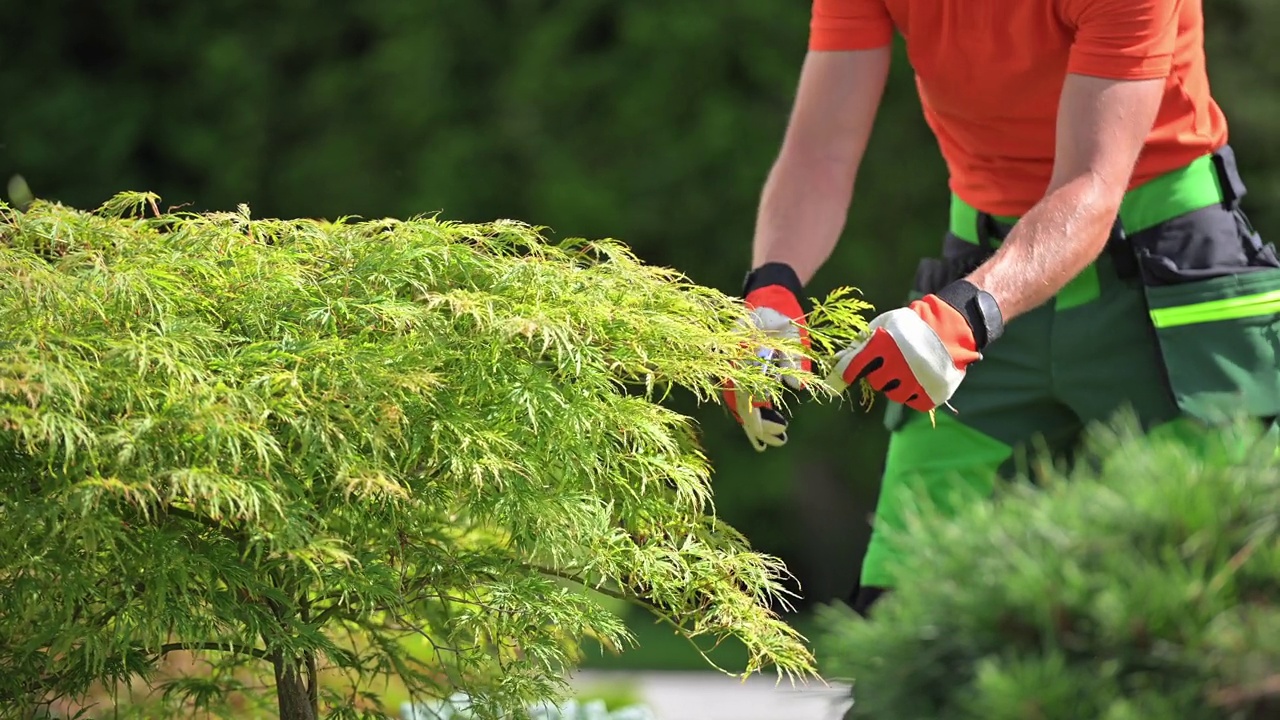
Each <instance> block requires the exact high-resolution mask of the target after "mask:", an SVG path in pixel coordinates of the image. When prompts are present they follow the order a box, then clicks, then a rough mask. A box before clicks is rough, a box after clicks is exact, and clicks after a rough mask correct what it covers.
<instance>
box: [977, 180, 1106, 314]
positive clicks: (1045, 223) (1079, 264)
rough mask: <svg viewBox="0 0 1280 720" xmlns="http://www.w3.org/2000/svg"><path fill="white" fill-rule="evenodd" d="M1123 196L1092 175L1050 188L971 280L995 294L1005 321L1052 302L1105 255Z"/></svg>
mask: <svg viewBox="0 0 1280 720" xmlns="http://www.w3.org/2000/svg"><path fill="white" fill-rule="evenodd" d="M1119 198H1120V193H1118V192H1114V191H1111V190H1109V189H1108V188H1106V187H1105V186H1104V185H1103V184H1102V183H1101V182H1100V181H1098V180H1097V179H1096V178H1094V177H1091V176H1084V177H1080V178H1077V179H1075V180H1072V181H1070V182H1068V183H1066V184H1064V185H1062V186H1061V187H1059V188H1057V189H1055V190H1053V191H1051V192H1050V193H1048V194H1047V195H1045V197H1044V199H1043V200H1041V201H1040V202H1039V203H1037V204H1036V206H1035V207H1033V208H1032V209H1031V210H1029V211H1028V212H1027V214H1026V215H1024V216H1023V217H1022V218H1021V219H1020V220H1019V222H1018V223H1017V225H1016V226H1014V229H1013V230H1012V231H1011V232H1010V233H1009V236H1008V237H1007V238H1006V239H1005V241H1004V242H1003V243H1002V244H1001V245H1000V248H999V249H998V250H996V253H995V254H994V255H993V256H992V257H991V259H990V260H988V261H987V262H986V263H984V264H983V265H982V266H980V267H979V268H978V269H977V270H975V271H974V272H973V273H972V274H970V275H969V277H968V280H969V282H972V283H973V284H974V285H976V286H978V287H979V288H980V289H982V290H986V291H987V292H989V293H991V295H992V296H993V297H994V298H995V299H996V303H997V304H998V305H999V306H1000V312H1001V315H1002V316H1003V317H1004V320H1005V322H1008V321H1009V320H1011V319H1013V318H1014V317H1017V316H1018V315H1022V314H1023V313H1026V312H1029V311H1031V310H1033V309H1035V308H1036V307H1039V306H1040V305H1042V304H1043V303H1045V302H1048V301H1049V300H1050V299H1051V298H1052V297H1053V296H1054V295H1055V294H1057V292H1058V291H1059V290H1061V289H1062V288H1063V287H1064V286H1065V285H1066V284H1067V283H1068V282H1070V281H1071V279H1072V278H1074V277H1075V276H1076V275H1078V274H1079V273H1080V272H1081V271H1082V270H1084V269H1085V268H1086V267H1087V266H1088V265H1089V263H1091V262H1093V261H1094V260H1095V259H1097V257H1098V255H1099V254H1101V253H1102V250H1103V248H1105V247H1106V244H1107V239H1108V238H1109V237H1110V234H1111V227H1112V224H1113V223H1114V221H1115V215H1116V212H1117V211H1118V210H1119Z"/></svg>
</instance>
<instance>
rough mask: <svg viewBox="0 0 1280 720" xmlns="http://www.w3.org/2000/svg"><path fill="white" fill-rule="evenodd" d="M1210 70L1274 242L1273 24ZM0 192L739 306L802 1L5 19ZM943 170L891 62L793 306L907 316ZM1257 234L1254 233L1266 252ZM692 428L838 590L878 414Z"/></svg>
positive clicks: (659, 0)
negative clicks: (674, 280)
mask: <svg viewBox="0 0 1280 720" xmlns="http://www.w3.org/2000/svg"><path fill="white" fill-rule="evenodd" d="M1205 6H1206V13H1207V16H1208V25H1209V31H1208V35H1209V57H1210V72H1211V75H1212V79H1213V82H1214V85H1215V88H1216V89H1217V92H1218V95H1219V99H1220V101H1221V103H1222V104H1223V106H1224V107H1225V109H1226V111H1227V114H1228V116H1229V119H1230V121H1231V122H1232V140H1233V142H1234V143H1235V145H1236V147H1237V150H1238V151H1239V156H1240V160H1241V165H1242V169H1243V171H1244V174H1245V177H1246V179H1247V181H1248V182H1249V183H1250V185H1251V190H1252V194H1251V195H1250V197H1249V198H1248V199H1247V200H1246V208H1247V209H1248V210H1249V212H1250V213H1251V214H1252V216H1253V219H1254V220H1255V221H1256V223H1257V224H1258V226H1259V227H1260V228H1261V230H1262V232H1263V234H1264V235H1266V236H1268V237H1270V236H1272V235H1274V234H1275V233H1276V232H1280V204H1278V203H1277V200H1280V143H1277V142H1275V141H1274V138H1275V133H1276V131H1277V126H1278V125H1280V121H1277V120H1276V118H1280V55H1277V54H1276V53H1275V52H1274V48H1275V47H1277V46H1278V45H1280V4H1277V3H1275V2H1273V0H1205ZM0 16H2V17H4V18H5V22H4V24H3V29H0V33H3V39H2V40H0V66H3V67H4V68H5V72H3V73H0V98H4V111H3V112H2V113H0V175H3V176H4V177H6V178H7V177H8V176H9V175H10V174H12V173H22V174H23V175H24V176H25V177H26V178H27V180H28V181H29V182H30V184H31V187H32V189H33V191H34V192H35V193H36V194H37V195H39V196H41V197H51V198H55V199H59V200H63V201H65V202H69V203H72V204H75V205H77V206H81V207H92V206H95V205H97V204H98V203H100V202H102V201H103V200H104V199H105V198H106V197H108V196H110V195H111V194H113V193H114V192H115V191H116V190H118V189H122V188H136V189H147V190H154V191H157V192H159V193H160V194H161V195H162V197H164V199H165V200H166V202H169V203H174V204H179V203H191V207H192V208H193V209H228V208H232V207H234V206H235V205H236V204H237V203H240V202H248V203H250V204H251V206H252V207H253V208H254V211H255V213H257V214H258V215H267V216H283V217H295V216H304V217H305V216H317V217H330V218H332V217H336V216H339V215H344V214H358V215H363V216H368V217H377V216H383V215H394V216H400V217H404V216H408V215H413V214H417V213H422V212H431V211H436V210H439V211H442V212H443V213H444V215H445V216H446V217H450V218H456V219H462V220H475V221H484V220H490V219H493V218H497V217H512V218H517V219H525V220H529V221H532V222H537V223H542V224H547V225H549V226H550V227H551V230H552V232H553V233H556V234H558V235H561V236H565V235H581V236H586V237H617V238H619V239H621V240H623V241H624V242H626V243H627V244H629V245H630V246H632V247H633V248H635V249H636V251H637V252H638V253H639V254H640V256H641V257H642V258H644V259H645V260H647V261H650V262H654V263H661V264H670V265H673V266H675V267H677V268H679V269H680V270H682V271H684V272H687V273H688V274H689V275H690V277H691V278H692V279H693V280H694V281H696V282H699V283H702V284H706V285H710V286H713V287H717V288H720V289H723V290H725V291H728V292H736V291H737V289H738V286H739V283H740V281H741V277H742V274H743V272H744V271H745V270H746V269H747V268H746V262H747V260H748V249H747V248H748V243H749V237H750V234H751V229H752V224H753V220H754V214H755V204H756V199H757V197H758V193H759V188H760V185H761V183H762V182H763V180H764V177H765V173H766V172H767V170H768V167H769V164H770V162H771V161H772V159H773V155H774V153H775V151H776V148H777V145H778V143H779V141H780V139H781V133H782V129H783V127H784V124H785V122H786V112H787V109H788V107H789V102H790V98H791V95H792V91H793V87H794V82H795V74H796V72H797V70H798V69H799V65H800V61H801V59H802V55H803V52H804V42H805V37H806V32H807V23H808V3H807V2H803V1H801V0H732V1H731V2H730V1H720V2H701V3H689V2H681V1H679V0H651V1H649V2H644V3H619V2H612V1H610V0H557V1H552V0H468V1H467V2H458V1H456V0H425V1H423V2H415V3H406V2H399V1H398V0H367V1H366V2H361V3H331V2H321V0H286V1H284V2H275V3H256V2H250V1H249V0H211V1H209V2H201V3H164V2H159V1H158V0H116V1H113V2H110V3H82V2H71V0H48V1H47V2H43V3H29V2H17V0H0ZM946 197H947V191H946V186H945V173H944V168H943V165H942V163H941V160H940V159H939V157H938V155H937V148H936V144H935V143H934V141H933V139H932V137H931V136H930V135H929V134H928V131H927V129H926V128H925V126H924V123H923V122H922V120H921V119H920V114H919V105H918V101H917V99H916V97H915V91H914V88H913V86H912V85H911V71H910V67H909V65H908V64H907V63H906V62H905V57H904V56H903V54H902V53H901V48H899V53H898V56H897V58H896V61H895V64H894V68H893V75H892V79H891V85H890V88H889V90H888V92H887V94H886V99H885V107H884V109H883V111H882V114H881V116H880V119H879V122H878V127H877V129H876V131H875V134H874V137H873V147H872V148H871V150H870V152H869V154H868V157H867V160H866V164H865V169H864V171H863V172H862V175H861V181H860V184H859V194H858V197H857V198H856V199H855V202H854V206H853V210H852V215H851V218H850V223H849V228H848V230H847V231H846V233H845V234H846V239H845V242H844V243H843V244H842V246H841V247H840V248H839V250H838V251H837V253H836V255H835V257H834V258H833V260H832V262H830V263H829V264H828V265H827V267H826V268H825V269H824V270H823V271H822V272H821V273H820V274H819V276H818V277H817V278H816V279H815V281H814V284H813V294H814V295H818V296H821V295H823V294H825V293H826V292H827V291H828V290H830V289H831V288H833V287H836V286H840V285H846V284H847V285H854V286H857V287H859V288H861V289H862V290H863V292H864V293H865V297H866V298H867V299H868V300H870V301H871V302H872V303H874V304H875V305H876V306H877V307H889V306H892V305H894V304H896V303H898V302H899V301H900V300H902V299H903V297H904V295H905V291H906V285H907V283H908V282H909V280H910V278H911V276H912V273H913V269H914V263H915V259H916V258H917V257H918V256H920V255H921V254H924V253H929V252H932V251H933V250H934V249H935V247H936V246H937V244H938V242H939V239H940V238H941V235H942V232H943V228H944V223H945V222H946V206H945V201H946ZM1273 239H1274V238H1273ZM680 402H682V403H684V405H682V406H680V407H683V408H687V409H689V411H690V412H693V413H694V414H695V417H697V418H698V419H699V420H700V421H701V422H702V426H703V429H704V430H705V432H706V442H707V445H708V448H709V452H710V456H711V460H712V462H713V463H714V467H715V468H716V469H717V473H716V477H715V485H716V491H717V497H718V505H719V509H720V511H721V513H722V515H723V516H724V517H725V518H726V519H728V520H729V521H730V522H733V523H735V524H736V525H737V526H739V527H741V528H742V529H743V530H744V531H745V532H746V533H747V534H748V536H749V537H750V538H751V540H752V541H753V543H754V544H755V545H756V546H757V547H759V548H760V549H762V550H764V551H767V552H771V553H777V554H779V555H781V556H782V558H783V559H784V560H786V561H787V563H788V564H789V566H790V567H791V568H792V569H793V570H794V571H795V572H796V574H797V575H798V576H799V578H800V580H801V581H802V582H803V584H804V594H805V598H806V600H810V601H821V600H824V599H827V598H831V597H841V596H844V595H846V594H847V593H848V592H849V591H850V590H851V589H852V586H853V582H854V579H855V577H856V570H857V562H858V560H859V558H860V555H861V552H862V548H863V543H865V540H866V534H867V533H866V522H865V520H866V515H867V514H868V513H869V512H870V511H871V509H872V507H873V502H874V497H875V491H876V483H877V481H878V477H879V473H880V468H881V462H882V453H883V450H884V443H885V433H884V431H883V430H882V428H881V426H880V417H879V412H878V410H873V411H872V412H871V413H869V414H867V413H862V412H858V411H854V410H851V409H850V407H849V406H848V405H846V406H845V407H835V406H831V407H814V408H806V412H805V413H804V414H803V416H802V417H801V418H800V421H799V422H798V424H797V425H796V426H795V430H794V433H793V440H792V443H793V444H792V446H791V449H790V450H788V451H786V452H774V453H768V454H766V455H764V456H757V455H756V454H755V453H753V452H752V451H751V449H750V448H749V446H748V445H747V443H746V442H745V440H743V439H742V438H741V437H740V436H739V435H738V431H737V428H736V427H734V426H733V424H732V422H731V421H730V420H729V418H728V417H727V416H726V415H725V414H724V413H723V411H722V410H721V409H719V408H706V409H701V410H694V409H693V408H692V405H691V404H690V403H688V401H687V399H682V400H680Z"/></svg>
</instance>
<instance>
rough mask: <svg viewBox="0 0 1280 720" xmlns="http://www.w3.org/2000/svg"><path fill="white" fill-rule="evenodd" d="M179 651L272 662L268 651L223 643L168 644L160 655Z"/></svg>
mask: <svg viewBox="0 0 1280 720" xmlns="http://www.w3.org/2000/svg"><path fill="white" fill-rule="evenodd" d="M178 650H190V651H194V652H201V651H203V652H226V653H235V654H238V655H248V656H250V657H254V658H257V659H259V660H268V661H269V660H271V656H270V655H269V654H267V651H266V650H263V649H261V648H256V647H241V646H239V645H232V644H231V643H223V642H175V643H166V644H164V645H161V646H160V652H159V655H160V656H161V657H163V656H165V655H168V654H169V653H171V652H177V651H178Z"/></svg>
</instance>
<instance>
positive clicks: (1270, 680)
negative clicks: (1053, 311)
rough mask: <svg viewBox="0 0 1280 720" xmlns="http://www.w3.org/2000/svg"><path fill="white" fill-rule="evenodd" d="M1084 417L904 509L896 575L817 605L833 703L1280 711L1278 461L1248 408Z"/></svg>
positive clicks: (1089, 712)
mask: <svg viewBox="0 0 1280 720" xmlns="http://www.w3.org/2000/svg"><path fill="white" fill-rule="evenodd" d="M1136 428H1137V424H1136V423H1135V422H1133V421H1132V419H1131V418H1130V417H1128V416H1122V417H1120V418H1118V419H1117V420H1116V421H1115V422H1114V424H1112V425H1109V426H1107V427H1105V428H1099V429H1097V430H1095V431H1094V433H1093V435H1092V437H1091V439H1090V440H1089V442H1088V443H1087V444H1086V451H1085V453H1084V455H1083V461H1082V462H1080V463H1078V464H1077V465H1076V466H1075V467H1074V468H1072V469H1070V470H1064V469H1062V468H1053V467H1040V468H1039V471H1038V472H1036V473H1033V474H1028V476H1029V477H1036V478H1037V483H1036V484H1032V483H1030V482H1027V481H1025V480H1020V481H1018V482H1016V483H1013V484H1011V485H1009V486H1008V487H1006V488H1004V489H1002V491H1001V492H1000V493H998V495H997V497H996V498H995V499H993V500H992V501H991V502H988V503H982V504H978V505H976V506H974V507H971V508H968V509H966V510H965V511H964V512H962V513H960V514H958V515H957V516H955V517H953V518H944V517H941V516H939V515H938V514H936V513H935V512H934V511H932V510H931V509H929V508H927V507H924V506H919V507H916V508H915V509H914V510H913V513H912V521H911V523H910V526H909V527H910V529H909V530H908V531H906V532H904V533H902V534H901V535H899V536H897V537H896V538H895V544H896V545H897V547H898V548H899V549H900V550H901V558H900V560H899V561H898V563H897V566H896V568H895V571H894V572H895V578H896V583H897V589H896V591H895V592H894V593H892V594H890V595H888V596H886V597H885V598H884V599H883V601H882V602H881V603H879V604H877V605H876V606H875V607H874V608H873V609H872V612H871V618H870V619H869V620H863V619H862V618H860V617H859V616H857V615H854V614H853V613H852V611H850V610H849V609H848V608H846V607H843V606H839V605H837V606H832V607H829V608H825V609H824V611H823V615H824V618H823V625H822V627H823V630H822V632H821V634H820V635H819V637H818V638H817V647H818V656H819V658H820V662H819V667H820V668H821V669H822V671H823V674H824V675H825V676H827V677H828V678H832V679H846V680H848V681H850V682H852V683H853V700H854V703H853V706H852V708H851V709H850V711H849V714H848V717H849V718H866V719H875V720H926V719H927V720H944V719H945V720H969V719H972V720H1059V719H1060V720H1083V719H1085V718H1088V719H1089V720H1094V719H1097V720H1263V719H1264V718H1276V717H1280V534H1278V533H1277V526H1278V525H1280V466H1277V464H1276V458H1275V447H1276V445H1275V439H1274V437H1273V436H1265V435H1263V434H1262V432H1263V431H1262V430H1261V429H1259V427H1258V426H1257V423H1253V422H1246V421H1241V422H1240V423H1237V424H1233V425H1230V426H1227V427H1223V428H1218V429H1215V430H1203V429H1201V430H1191V429H1190V428H1189V427H1184V428H1182V429H1181V431H1180V432H1178V433H1155V434H1153V435H1151V436H1148V437H1144V436H1142V434H1141V433H1139V432H1138V431H1137V430H1136Z"/></svg>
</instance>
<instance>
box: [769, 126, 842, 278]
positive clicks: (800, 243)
mask: <svg viewBox="0 0 1280 720" xmlns="http://www.w3.org/2000/svg"><path fill="white" fill-rule="evenodd" d="M854 174H855V170H854V169H853V168H851V167H847V166H845V165H843V164H841V163H840V162H838V161H837V160H835V159H833V158H830V157H823V156H821V155H809V154H806V153H804V152H802V151H797V150H784V151H783V152H782V153H781V154H780V155H779V157H778V160H777V162H776V163H775V164H774V166H773V169H772V170H771V171H770V173H769V178H768V180H767V181H766V182H765V186H764V192H763V194H762V196H761V199H760V210H759V214H758V216H757V218H756V232H755V239H754V241H753V243H752V266H753V267H759V266H760V265H763V264H764V263H767V262H781V263H786V264H788V265H790V266H791V267H792V268H793V269H795V271H796V274H797V275H798V276H799V277H800V281H801V282H803V283H807V282H809V280H810V279H812V277H813V275H814V273H816V272H817V271H818V268H819V267H820V266H821V265H822V263H824V262H825V261H826V260H827V258H828V257H830V255H831V251H832V250H833V249H834V248H835V245H836V241H837V240H838V239H839V237H840V233H841V232H842V231H843V230H844V224H845V215H846V213H847V212H848V210H849V203H850V200H851V199H852V195H853V180H854Z"/></svg>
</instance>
